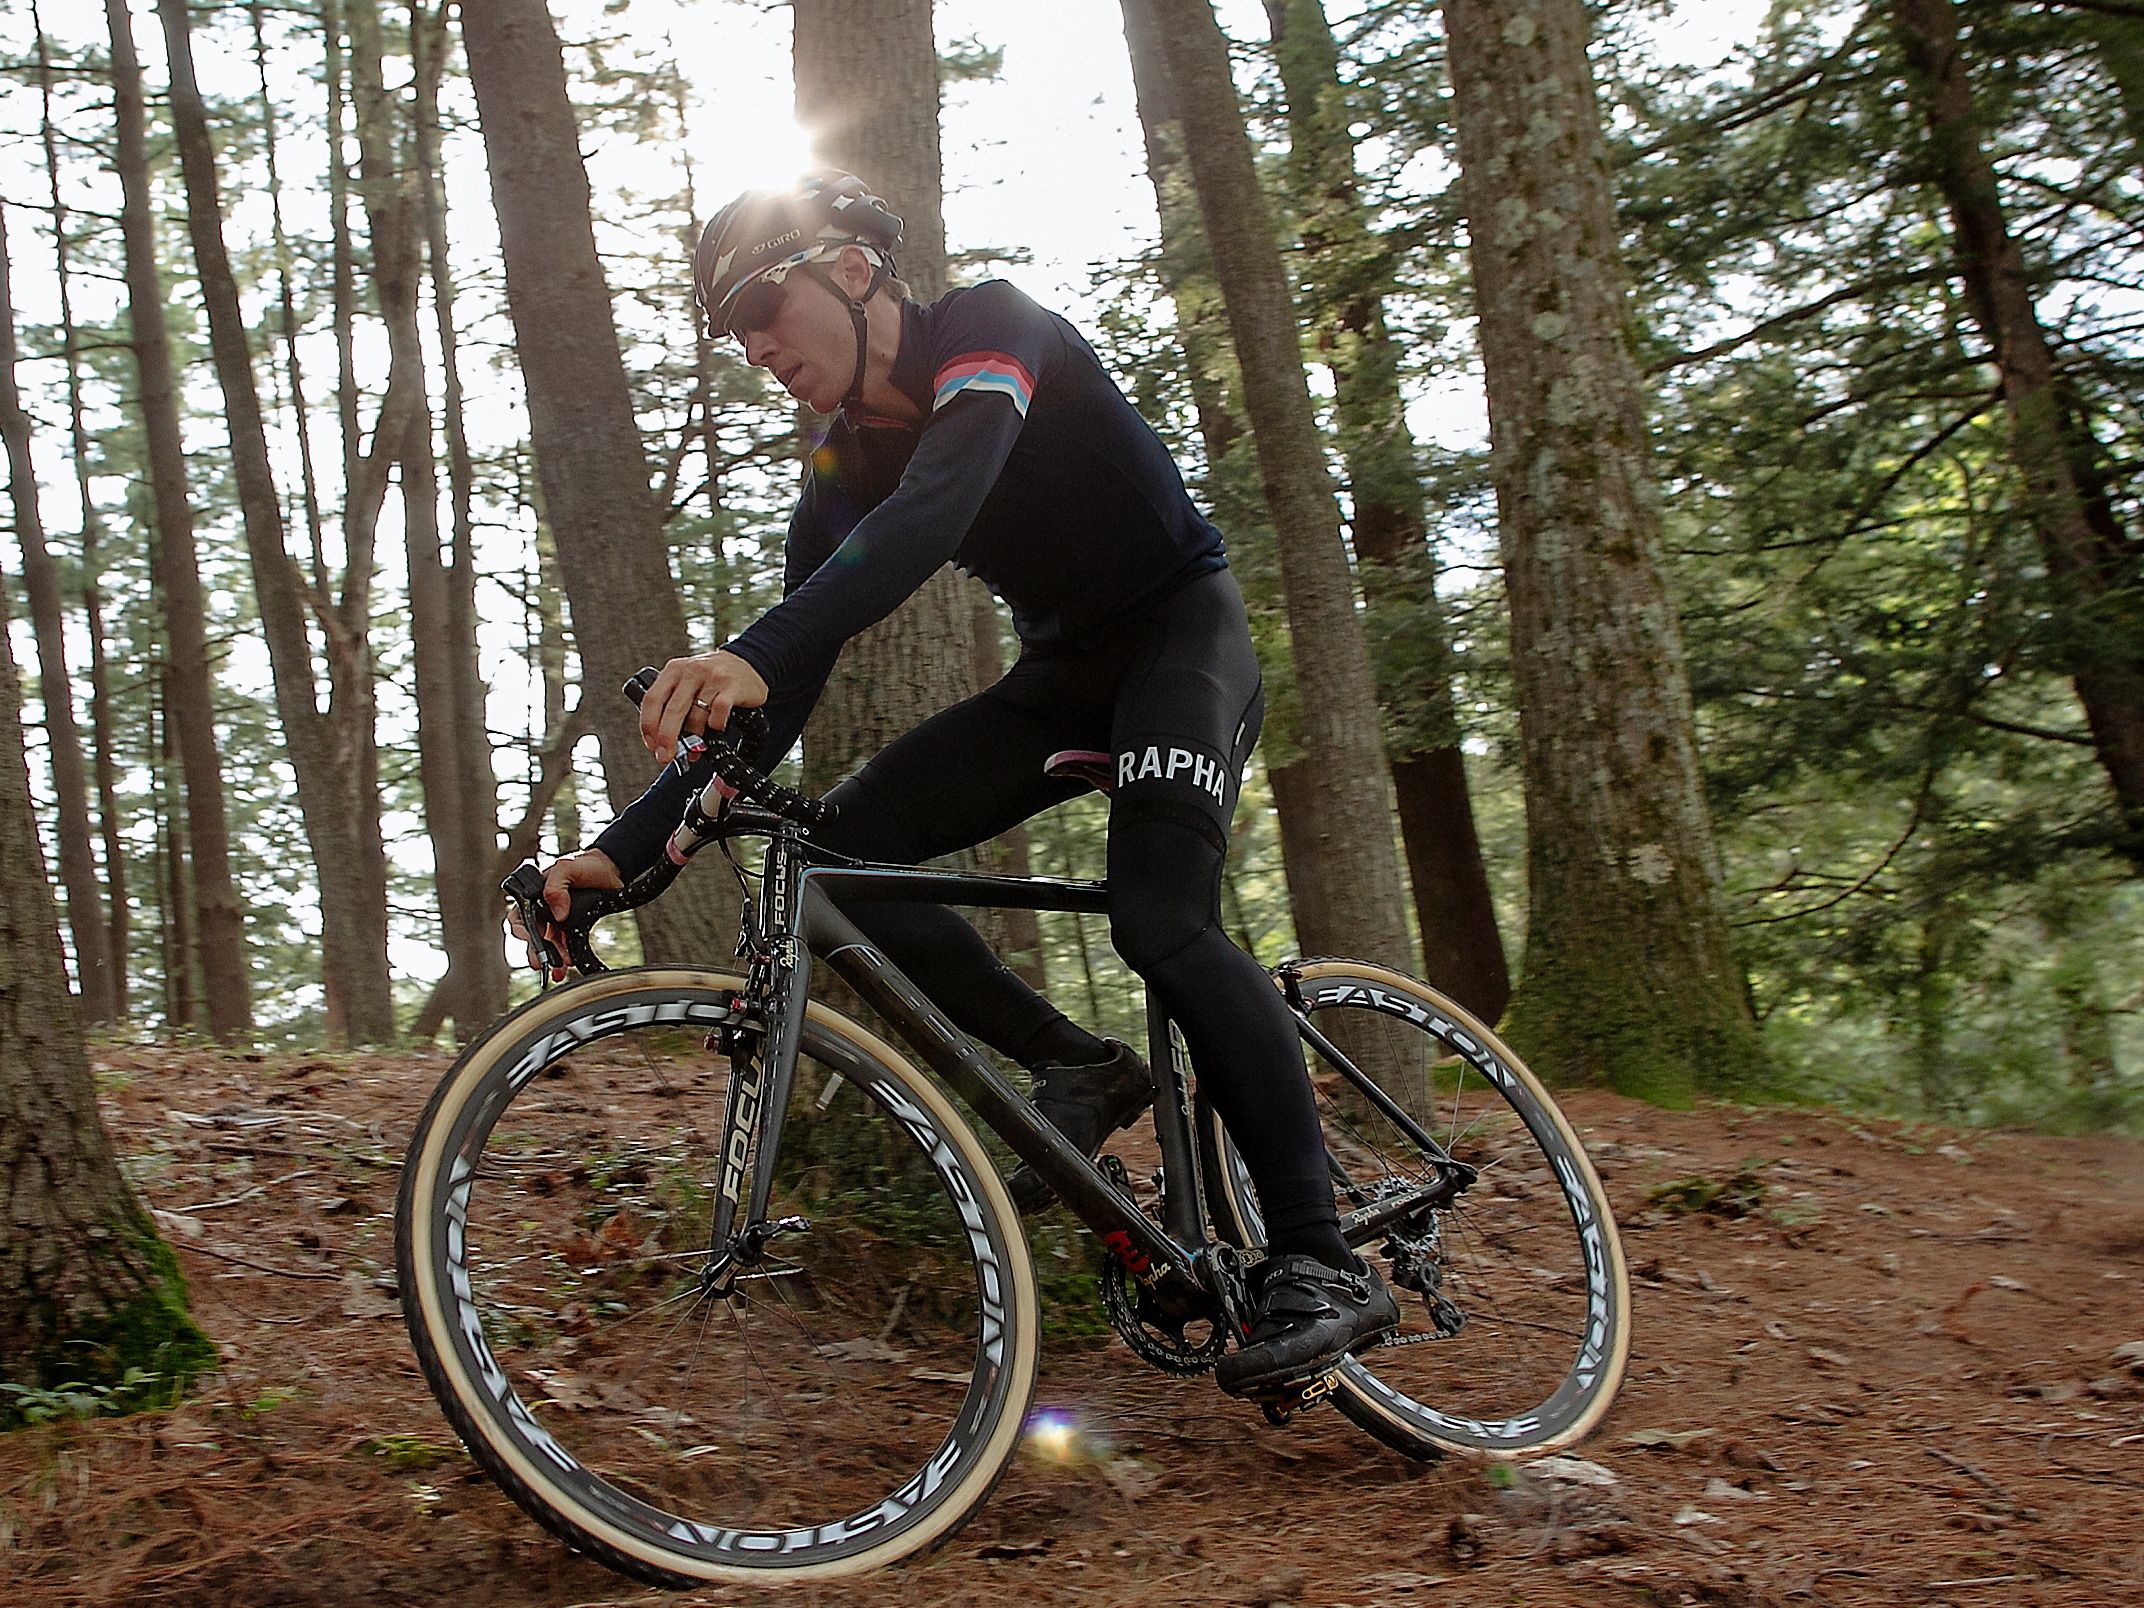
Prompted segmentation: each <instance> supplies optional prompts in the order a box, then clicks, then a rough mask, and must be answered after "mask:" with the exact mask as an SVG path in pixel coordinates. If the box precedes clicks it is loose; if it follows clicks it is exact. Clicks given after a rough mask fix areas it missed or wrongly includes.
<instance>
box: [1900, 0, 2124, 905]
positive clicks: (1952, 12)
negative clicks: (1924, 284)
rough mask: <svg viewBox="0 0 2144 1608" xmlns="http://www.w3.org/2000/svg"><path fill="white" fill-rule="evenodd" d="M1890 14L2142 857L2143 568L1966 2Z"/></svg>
mask: <svg viewBox="0 0 2144 1608" xmlns="http://www.w3.org/2000/svg"><path fill="white" fill-rule="evenodd" d="M1891 17H1892V23H1893V26H1894V27H1895V28H1896V30H1897V33H1898V37H1899V42H1900V44H1901V46H1902V47H1903V49H1904V51H1905V55H1906V61H1907V65H1908V67H1909V69H1910V71H1909V74H1908V81H1909V83H1910V85H1911V87H1912V90H1913V94H1914V99H1915V101H1916V103H1917V104H1918V106H1919V108H1920V111H1921V115H1922V117H1923V119H1924V120H1925V121H1926V123H1927V126H1928V151H1927V167H1928V176H1929V178H1930V180H1931V181H1932V182H1933V183H1934V185H1935V187H1936V188H1937V190H1938V191H1939V192H1941V194H1942V196H1943V201H1944V204H1945V206H1946V207H1947V208H1948V209H1949V212H1950V217H1951V230H1952V234H1951V252H1952V256H1953V258H1954V261H1955V265H1956V272H1957V275H1958V278H1959V280H1960V281H1961V282H1962V283H1963V285H1964V286H1965V292H1966V305H1967V306H1968V308H1970V310H1971V312H1972V316H1973V321H1974V322H1975V323H1976V324H1978V325H1979V327H1980V332H1981V334H1982V336H1983V337H1984V338H1985V339H1986V340H1987V343H1988V345H1989V347H1990V348H1991V350H1990V352H1989V361H1991V362H1993V364H1994V365H1995V370H1996V373H1997V374H1998V375H1999V376H2000V379H2001V383H2002V394H2003V401H2004V404H2005V406H2006V408H2007V410H2008V412H2009V415H2010V426H2011V442H2012V456H2013V458H2014V460H2015V463H2016V467H2017V472H2018V475H2019V478H2020V479H2021V481H2022V482H2023V485H2024V491H2025V507H2024V511H2025V515H2026V518H2027V519H2028V520H2030V522H2031V525H2032V531H2033V536H2034V538H2035V539H2036V540H2037V542H2038V544H2039V548H2040V552H2041V555H2042V557H2043V558H2044V560H2045V562H2046V565H2047V575H2048V583H2049V588H2050V591H2051V593H2052V598H2051V601H2052V605H2053V608H2054V611H2055V617H2056V619H2057V620H2058V621H2059V622H2060V626H2061V629H2062V631H2063V637H2062V640H2061V641H2060V643H2059V644H2058V659H2059V662H2060V663H2061V664H2062V666H2063V668H2064V669H2065V670H2067V671H2068V673H2069V675H2070V678H2071V681H2072V684H2073V685H2074V686H2075V687H2076V690H2077V698H2078V701H2079V702H2080V703H2081V704H2083V706H2084V714H2085V722H2086V724H2087V725H2088V726H2089V727H2090V729H2091V733H2092V746H2093V751H2094V752H2095V753H2096V754H2097V756H2098V758H2099V763H2100V767H2101V769H2103V770H2104V771H2105V772H2106V773H2107V779H2108V781H2109V782H2111V783H2112V784H2113V788H2114V797H2115V801H2116V804H2117V805H2118V807H2119V808H2120V810H2121V814H2122V821H2123V836H2122V848H2123V851H2124V852H2125V853H2126V854H2127V855H2128V857H2129V859H2130V861H2131V863H2132V864H2133V865H2136V866H2138V867H2144V570H2140V567H2139V564H2138V557H2137V549H2136V547H2135V545H2134V544H2133V543H2132V542H2131V541H2130V540H2129V538H2128V536H2127V535H2126V533H2125V532H2124V531H2123V529H2122V527H2121V524H2120V521H2119V520H2118V518H2117V516H2116V514H2115V511H2114V503H2113V500H2112V498H2111V496H2110V495H2109V490H2108V484H2107V476H2106V471H2105V468H2104V466H2103V465H2102V463H2101V462H2100V455H2099V448H2098V444H2097V443H2096V442H2095V441H2094V440H2093V439H2092V435H2091V432H2090V431H2089V430H2087V429H2086V428H2085V427H2084V425H2083V424H2082V423H2081V421H2080V419H2079V415H2078V407H2077V399H2076V397H2075V396H2074V394H2072V393H2071V391H2070V388H2069V387H2068V386H2067V385H2066V383H2065V382H2064V379H2063V377H2062V375H2061V373H2060V371H2059V370H2058V369H2057V367H2056V363H2055V356H2054V352H2053V350H2052V349H2051V347H2050V346H2049V344H2048V340H2047V334H2046V331H2045V330H2043V329H2042V328H2041V326H2040V317H2039V311H2038V309H2037V308H2036V307H2035V306H2034V305H2033V301H2032V291H2031V285H2030V283H2029V281H2028V279H2027V277H2026V271H2025V261H2024V256H2023V254H2022V253H2021V252H2020V251H2019V249H2018V244H2017V241H2016V240H2015V239H2014V238H2013V237H2012V235H2011V233H2010V228H2009V223H2008V220H2007V218H2006V217H2005V215H2004V211H2003V204H2002V196H2001V192H2000V190H1999V189H1998V187H1997V183H1996V176H1995V169H1994V166H1993V165H1992V164H1991V163H1990V161H1989V160H1988V156H1987V152H1986V150H1985V149H1984V148H1983V146H1982V145H1981V139H1980V129H1979V126H1978V123H1977V120H1976V117H1975V113H1974V110H1973V89H1972V84H1971V83H1970V81H1969V79H1968V76H1967V67H1966V61H1965V56H1964V53H1963V51H1962V49H1961V48H1960V42H1959V36H1958V14H1957V9H1956V7H1955V6H1954V5H1953V4H1952V3H1951V0H1892V3H1891Z"/></svg>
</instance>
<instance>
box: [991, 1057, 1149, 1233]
mask: <svg viewBox="0 0 2144 1608" xmlns="http://www.w3.org/2000/svg"><path fill="white" fill-rule="evenodd" d="M1104 1042H1106V1043H1108V1044H1111V1045H1113V1046H1115V1049H1116V1054H1114V1055H1112V1056H1111V1057H1110V1058H1109V1059H1108V1060H1106V1061H1100V1062H1097V1063H1096V1064H1094V1065H1093V1066H1054V1065H1044V1066H1038V1067H1036V1068H1034V1076H1035V1081H1034V1087H1033V1089H1032V1090H1031V1091H1030V1093H1029V1096H1028V1097H1029V1098H1030V1099H1032V1100H1033V1101H1034V1102H1035V1108H1036V1109H1037V1110H1038V1111H1040V1112H1041V1113H1042V1114H1043V1115H1044V1116H1045V1117H1048V1118H1049V1119H1050V1121H1051V1122H1052V1123H1054V1124H1056V1126H1057V1129H1058V1131H1059V1132H1060V1133H1062V1134H1063V1135H1064V1136H1065V1137H1066V1138H1067V1139H1069V1140H1071V1141H1072V1143H1073V1144H1075V1145H1077V1146H1078V1147H1079V1149H1080V1150H1081V1151H1082V1152H1083V1153H1084V1154H1085V1155H1086V1157H1087V1159H1088V1160H1089V1161H1092V1160H1093V1159H1094V1158H1095V1157H1096V1156H1098V1155H1100V1154H1101V1150H1102V1141H1103V1140H1105V1139H1107V1138H1108V1137H1109V1136H1110V1135H1111V1134H1113V1133H1115V1132H1116V1131H1117V1130H1118V1129H1119V1128H1128V1127H1130V1126H1131V1125H1132V1124H1133V1123H1134V1122H1136V1121H1138V1120H1139V1114H1140V1113H1141V1112H1143V1111H1145V1110H1146V1108H1147V1107H1148V1106H1150V1105H1152V1104H1153V1103H1154V1074H1153V1073H1152V1072H1149V1071H1148V1070H1147V1065H1146V1062H1144V1061H1142V1060H1140V1059H1139V1057H1138V1055H1137V1054H1136V1053H1135V1052H1134V1051H1133V1049H1132V1047H1131V1046H1130V1045H1129V1044H1126V1043H1124V1042H1123V1041H1122V1040H1121V1039H1108V1040H1105V1041H1104ZM1005 1182H1006V1187H1007V1188H1008V1189H1010V1190H1011V1191H1012V1198H1013V1204H1014V1205H1016V1206H1018V1207H1019V1208H1020V1210H1022V1211H1023V1212H1038V1211H1040V1210H1042V1208H1043V1207H1045V1206H1047V1205H1049V1203H1050V1202H1051V1201H1052V1200H1053V1199H1055V1198H1056V1191H1055V1190H1053V1189H1051V1188H1050V1186H1049V1185H1048V1184H1047V1183H1045V1182H1044V1181H1043V1179H1042V1176H1041V1175H1040V1174H1039V1173H1037V1172H1036V1171H1035V1170H1034V1169H1033V1168H1031V1167H1022V1168H1021V1169H1020V1170H1019V1171H1018V1172H1016V1173H1014V1174H1013V1175H1012V1177H1010V1178H1008V1179H1007V1180H1006V1181H1005Z"/></svg>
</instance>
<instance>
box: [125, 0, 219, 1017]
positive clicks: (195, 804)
mask: <svg viewBox="0 0 2144 1608" xmlns="http://www.w3.org/2000/svg"><path fill="white" fill-rule="evenodd" d="M104 13H105V19H106V21H107V23H108V24H109V25H110V30H111V41H112V91H113V111H114V117H115V120H116V123H117V126H118V167H119V178H120V184H121V187H122V189H123V191H124V194H125V202H124V206H123V208H122V212H121V218H120V227H121V232H122V234H123V236H124V240H125V245H126V262H127V271H126V277H127V308H128V322H129V324H130V326H131V329H132V334H133V346H134V362H135V369H136V373H137V374H138V376H139V389H138V392H137V397H136V400H137V403H138V405H139V407H140V409H141V415H142V438H143V442H144V445H145V449H146V451H147V453H148V457H149V478H150V487H151V490H152V492H153V494H154V497H155V504H156V553H157V564H156V570H157V577H158V580H159V582H160V583H161V590H162V596H163V601H164V620H165V629H166V632H167V636H166V642H165V655H166V657H165V666H164V681H165V691H166V693H167V703H166V707H165V719H166V721H167V722H168V723H169V724H170V726H171V728H172V736H173V742H174V745H175V746H176V747H177V749H178V751H179V762H180V766H181V768H182V770H183V772H184V775H185V782H186V806H185V813H186V819H187V825H188V835H189V838H190V840H191V846H192V869H193V877H192V884H193V893H194V906H195V908H196V909H197V910H198V912H199V915H200V923H199V928H198V939H199V942H198V954H199V960H200V965H201V970H202V973H203V977H204V981H205V984H206V992H207V995H208V1027H209V1032H210V1033H211V1034H212V1035H214V1036H215V1037H216V1038H217V1039H219V1040H221V1041H223V1042H225V1043H229V1042H231V1041H233V1040H236V1039H241V1038H244V1037H245V1036H246V1035H247V1034H249V1033H251V1032H252V1030H253V1005H252V983H251V981H250V979H249V977H248V975H247V966H246V938H245V924H244V921H243V920H242V919H241V917H240V915H239V909H238V890H237V887H236V885H235V884H234V883H233V881H232V877H231V854H230V825H229V821H228V818H227V816H226V813H225V810H224V801H223V761H222V759H221V758H220V757H219V754H218V750H217V740H216V718H215V716H216V710H215V687H214V683H213V681H212V678H211V677H210V674H209V656H208V623H207V616H208V609H207V604H206V601H205V600H204V598H203V595H202V590H201V571H200V566H199V564H198V562H197V559H196V556H195V553H194V521H193V506H192V503H191V501H190V500H189V497H188V494H187V489H186V458H185V453H184V450H183V449H182V447H181V445H180V438H179V405H178V387H177V383H176V381H175V380H174V378H173V375H172V365H171V341H170V337H169V336H168V335H167V334H166V332H165V329H164V289H163V276H162V274H161V273H160V272H159V271H158V269H157V263H156V210H155V202H154V199H153V198H152V197H151V195H150V193H149V155H148V138H147V132H146V128H145V123H146V117H145V115H144V112H143V102H142V88H141V64H140V61H139V59H138V58H137V57H136V55H135V53H134V34H133V28H132V25H131V23H130V21H129V19H128V15H127V8H126V3H125V0H104ZM184 958H185V957H182V959H184Z"/></svg>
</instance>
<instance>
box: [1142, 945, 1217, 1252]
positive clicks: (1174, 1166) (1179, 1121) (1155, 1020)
mask: <svg viewBox="0 0 2144 1608" xmlns="http://www.w3.org/2000/svg"><path fill="white" fill-rule="evenodd" d="M1176 1041H1177V1035H1176V1033H1175V1030H1174V1028H1173V1026H1172V1024H1171V1023H1170V1021H1169V1015H1168V1012H1166V1011H1165V1010H1163V1009H1162V1006H1161V1001H1160V1000H1159V999H1157V998H1155V996H1154V990H1153V988H1152V987H1151V986H1149V987H1148V989H1147V991H1146V1044H1147V1052H1146V1064H1147V1065H1148V1066H1150V1067H1152V1068H1153V1071H1154V1136H1155V1137H1156V1138H1157V1139H1159V1140H1160V1141H1161V1172H1162V1183H1163V1186H1164V1187H1163V1190H1162V1206H1161V1212H1162V1226H1163V1227H1164V1228H1165V1229H1167V1230H1168V1234H1169V1237H1170V1238H1171V1239H1173V1240H1175V1241H1176V1243H1177V1244H1179V1245H1190V1246H1198V1245H1203V1244H1205V1243H1206V1223H1205V1213H1204V1211H1203V1210H1202V1192H1201V1190H1200V1188H1199V1162H1198V1147H1197V1146H1196V1145H1195V1144H1193V1143H1192V1139H1191V1087H1190V1084H1189V1083H1188V1082H1187V1081H1186V1079H1185V1077H1184V1067H1183V1065H1182V1063H1181V1062H1180V1061H1179V1060H1178V1057H1177V1054H1176Z"/></svg>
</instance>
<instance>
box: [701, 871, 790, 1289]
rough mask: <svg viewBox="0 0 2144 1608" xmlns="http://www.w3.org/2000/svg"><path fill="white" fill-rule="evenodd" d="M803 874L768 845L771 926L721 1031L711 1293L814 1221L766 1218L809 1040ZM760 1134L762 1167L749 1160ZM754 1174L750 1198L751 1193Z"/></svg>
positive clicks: (765, 887)
mask: <svg viewBox="0 0 2144 1608" xmlns="http://www.w3.org/2000/svg"><path fill="white" fill-rule="evenodd" d="M803 872H804V858H803V855H802V854H801V852H800V851H799V849H798V847H797V845H796V843H795V842H794V841H792V840H791V839H790V838H789V837H788V836H787V835H786V834H785V835H782V836H778V837H775V838H774V839H772V840H771V841H770V842H769V843H768V845H767V864H766V869H765V871H764V873H763V874H762V876H761V879H760V908H761V909H762V910H763V911H765V912H766V923H765V928H764V930H763V931H760V932H756V933H755V934H754V937H753V939H752V940H751V941H750V943H749V944H748V949H749V953H748V955H747V960H748V962H749V964H748V968H747V971H746V979H745V991H744V997H743V999H742V1000H741V1002H740V1004H741V1006H742V1009H741V1010H740V1012H739V1014H738V1020H737V1022H736V1023H735V1024H734V1025H732V1026H731V1027H728V1028H725V1029H723V1030H722V1038H723V1045H722V1047H723V1049H724V1050H725V1051H726V1052H727V1053H728V1055H729V1057H730V1068H731V1075H730V1086H729V1094H728V1097H727V1099H726V1100H725V1101H724V1103H723V1111H722V1148H721V1158H722V1163H721V1173H720V1178H719V1181H718V1183H717V1187H716V1190H715V1208H714V1221H713V1223H712V1224H711V1225H710V1226H709V1230H708V1249H709V1251H710V1252H711V1253H712V1255H711V1257H710V1259H709V1261H708V1264H707V1268H706V1270H705V1271H704V1272H703V1273H702V1275H701V1285H702V1287H703V1288H704V1289H705V1290H707V1291H708V1293H710V1294H715V1295H726V1294H728V1293H729V1291H730V1288H731V1286H732V1285H734V1283H735V1282H736V1278H737V1274H738V1273H739V1271H740V1270H742V1269H744V1268H748V1267H751V1266H754V1265H756V1264H757V1263H758V1262H759V1260H760V1259H761V1257H762V1256H763V1255H764V1253H765V1251H766V1247H767V1242H768V1241H769V1240H771V1239H773V1238H774V1236H775V1235H776V1234H779V1233H785V1232H790V1231H795V1230H801V1229H804V1228H808V1227H809V1226H810V1225H809V1224H808V1223H807V1222H806V1221H805V1220H804V1219H802V1218H783V1219H781V1220H779V1221H777V1222H769V1221H768V1219H767V1206H768V1202H769V1200H770V1198H771V1196H772V1195H773V1191H774V1167H773V1165H772V1163H773V1159H774V1157H776V1156H777V1155H779V1154H780V1153H781V1143H782V1129H783V1127H784V1126H785V1124H786V1123H787V1122H788V1118H789V1096H790V1091H791V1090H792V1089H793V1088H794V1087H795V1085H796V1075H797V1049H798V1046H799V1045H800V1044H801V1043H802V1041H803V1034H804V1008H805V1005H806V1002H807V1001H808V1000H809V999H810V997H811V951H810V950H808V949H807V948H806V947H805V946H804V945H803V944H802V943H800V942H799V941H798V939H797V936H796V912H797V905H798V895H799V879H800V878H801V877H802V875H803ZM755 1138H756V1139H757V1140H758V1151H757V1154H758V1157H759V1165H757V1166H752V1165H751V1159H752V1156H753V1153H754V1149H753V1141H754V1139H755ZM748 1170H749V1172H750V1175H751V1181H752V1182H751V1192H750V1194H749V1196H747V1195H746V1193H745V1176H746V1173H747V1171H748ZM740 1215H741V1216H742V1218H743V1222H742V1225H741V1226H740V1224H739V1221H738V1219H739V1217H740Z"/></svg>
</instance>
